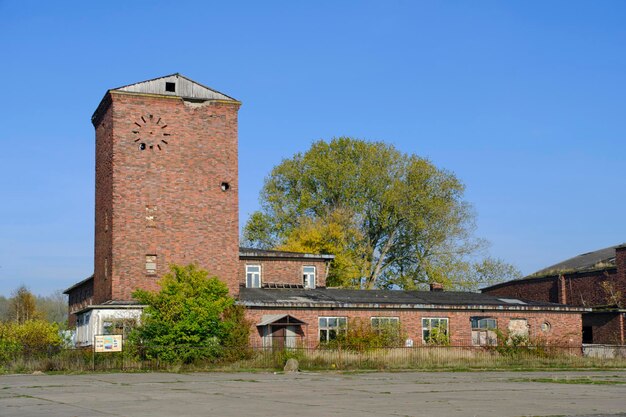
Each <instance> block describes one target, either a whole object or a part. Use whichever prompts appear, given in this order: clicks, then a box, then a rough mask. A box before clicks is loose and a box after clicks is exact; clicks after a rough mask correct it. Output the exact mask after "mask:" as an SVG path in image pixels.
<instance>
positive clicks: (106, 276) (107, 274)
mask: <svg viewBox="0 0 626 417" xmlns="http://www.w3.org/2000/svg"><path fill="white" fill-rule="evenodd" d="M108 277H109V258H104V279H107V278H108Z"/></svg>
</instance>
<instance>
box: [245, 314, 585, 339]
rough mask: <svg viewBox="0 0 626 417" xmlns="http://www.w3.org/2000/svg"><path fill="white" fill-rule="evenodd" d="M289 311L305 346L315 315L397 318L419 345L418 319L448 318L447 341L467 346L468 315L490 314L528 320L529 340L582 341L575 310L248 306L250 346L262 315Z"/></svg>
mask: <svg viewBox="0 0 626 417" xmlns="http://www.w3.org/2000/svg"><path fill="white" fill-rule="evenodd" d="M286 313H289V314H291V315H292V316H293V317H294V318H296V319H299V320H302V321H303V322H305V323H307V324H308V325H307V326H303V328H304V333H305V339H304V343H305V344H306V345H307V346H311V347H314V346H317V345H318V343H319V329H318V317H325V316H330V317H347V318H348V321H350V320H351V319H356V318H358V319H361V320H367V321H369V320H370V318H371V317H398V318H399V319H400V325H401V326H402V330H403V331H404V332H405V333H406V335H407V337H409V338H411V339H413V342H414V346H419V345H422V344H423V342H422V318H448V322H449V332H450V344H451V345H454V346H471V344H472V334H471V325H470V317H473V316H481V317H492V318H496V319H497V324H498V328H499V329H501V330H503V331H506V330H507V328H508V325H509V321H510V320H511V319H514V318H524V319H527V320H528V325H529V334H530V337H531V339H541V340H545V341H547V342H548V343H551V344H554V345H560V346H580V345H581V343H582V321H581V315H580V314H579V313H578V314H576V313H557V312H523V311H520V312H501V311H486V312H480V311H445V310H433V311H416V310H387V309H379V310H376V309H372V310H363V309H359V310H357V309H335V310H327V309H288V308H286V309H260V308H250V309H248V310H247V311H246V314H247V317H248V319H249V320H250V321H251V323H252V326H253V329H252V336H251V343H252V344H253V345H254V346H260V345H262V339H261V334H260V332H259V329H258V328H257V327H256V324H258V323H259V322H261V320H262V317H263V315H265V314H286ZM544 322H548V323H550V330H549V331H548V332H543V331H542V330H541V325H542V324H543V323H544Z"/></svg>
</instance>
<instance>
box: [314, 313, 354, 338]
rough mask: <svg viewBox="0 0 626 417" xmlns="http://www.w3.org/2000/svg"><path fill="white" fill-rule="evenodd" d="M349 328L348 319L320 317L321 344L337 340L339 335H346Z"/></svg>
mask: <svg viewBox="0 0 626 417" xmlns="http://www.w3.org/2000/svg"><path fill="white" fill-rule="evenodd" d="M347 326H348V319H346V318H345V317H320V318H319V332H320V342H330V341H331V340H335V339H336V338H337V336H338V335H339V334H345V332H346V328H347Z"/></svg>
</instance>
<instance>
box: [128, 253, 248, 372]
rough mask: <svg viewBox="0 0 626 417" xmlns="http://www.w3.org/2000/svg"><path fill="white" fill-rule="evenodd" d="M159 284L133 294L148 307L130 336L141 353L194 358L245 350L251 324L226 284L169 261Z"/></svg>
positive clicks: (192, 267) (150, 356)
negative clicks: (153, 290) (154, 288)
mask: <svg viewBox="0 0 626 417" xmlns="http://www.w3.org/2000/svg"><path fill="white" fill-rule="evenodd" d="M160 285H161V290H160V291H159V292H148V291H143V290H138V291H135V292H134V293H133V296H134V297H135V298H136V299H137V300H138V301H139V302H141V303H142V304H145V305H146V306H147V307H146V308H145V309H144V314H143V316H142V320H141V325H140V326H139V327H137V328H136V329H135V330H134V331H133V332H132V333H131V335H130V342H131V343H130V347H131V348H134V349H135V350H136V352H137V354H138V355H139V356H140V357H141V358H145V359H158V360H162V361H165V362H182V363H195V362H199V361H207V360H209V361H212V360H215V361H217V360H221V359H223V358H224V357H226V356H229V355H233V352H236V355H235V356H237V355H240V354H241V355H245V353H246V352H247V351H248V337H249V331H250V325H249V324H248V323H247V321H246V320H245V317H244V312H243V310H242V309H240V308H238V307H236V306H235V304H234V299H233V298H232V297H230V296H229V295H228V287H227V286H226V284H224V283H223V282H221V281H220V280H219V279H218V278H216V277H212V278H209V277H208V273H207V271H204V270H202V269H199V268H198V267H196V266H195V265H193V264H192V265H187V266H177V265H172V266H171V268H170V272H169V273H168V274H166V275H165V276H163V278H162V279H161V281H160ZM237 350H239V352H237Z"/></svg>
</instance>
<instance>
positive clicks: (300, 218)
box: [243, 138, 486, 289]
mask: <svg viewBox="0 0 626 417" xmlns="http://www.w3.org/2000/svg"><path fill="white" fill-rule="evenodd" d="M463 192H464V186H463V184H462V183H461V182H460V181H459V180H458V178H456V176H455V175H454V174H452V173H451V172H448V171H445V170H442V169H439V168H437V167H435V166H434V165H433V164H432V163H431V162H430V161H428V160H427V159H424V158H420V157H418V156H415V155H407V154H403V153H401V152H399V151H398V150H397V149H395V148H394V147H393V146H391V145H388V144H384V143H381V142H367V141H363V140H357V139H351V138H337V139H333V140H332V141H330V142H324V141H319V142H315V143H314V144H313V145H312V146H311V148H310V149H309V150H308V151H307V152H305V153H298V154H296V155H295V156H294V157H293V158H291V159H286V160H284V161H283V162H282V163H281V164H279V165H278V166H276V167H275V168H274V169H273V170H272V172H271V174H270V175H269V177H268V178H267V179H266V181H265V184H264V187H263V190H262V192H261V199H260V200H261V210H260V211H258V212H255V213H253V215H252V216H251V218H250V220H249V221H248V223H247V224H246V226H245V228H244V233H243V241H244V244H247V245H250V246H254V247H259V248H266V249H270V248H281V249H289V250H306V251H312V252H314V253H322V252H327V253H332V254H334V255H335V256H336V257H337V258H336V259H335V261H334V263H333V265H332V267H331V271H332V270H334V275H333V276H331V277H330V279H329V283H330V284H331V285H341V286H348V287H349V286H357V287H358V286H362V287H365V288H390V287H396V286H397V287H401V288H405V289H414V288H419V287H420V286H421V285H424V284H427V283H429V282H440V283H442V284H444V285H445V286H446V287H449V288H450V287H454V288H469V287H471V286H472V285H470V284H471V283H470V282H469V281H471V280H472V279H473V277H477V276H478V275H476V274H474V272H475V265H476V264H475V263H476V261H477V259H478V258H477V256H479V255H480V254H481V253H482V251H483V250H484V248H485V246H486V244H485V242H484V241H483V240H480V239H477V238H475V237H474V218H475V216H474V213H473V210H472V208H471V206H470V205H469V204H468V203H467V202H465V201H464V200H463Z"/></svg>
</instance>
